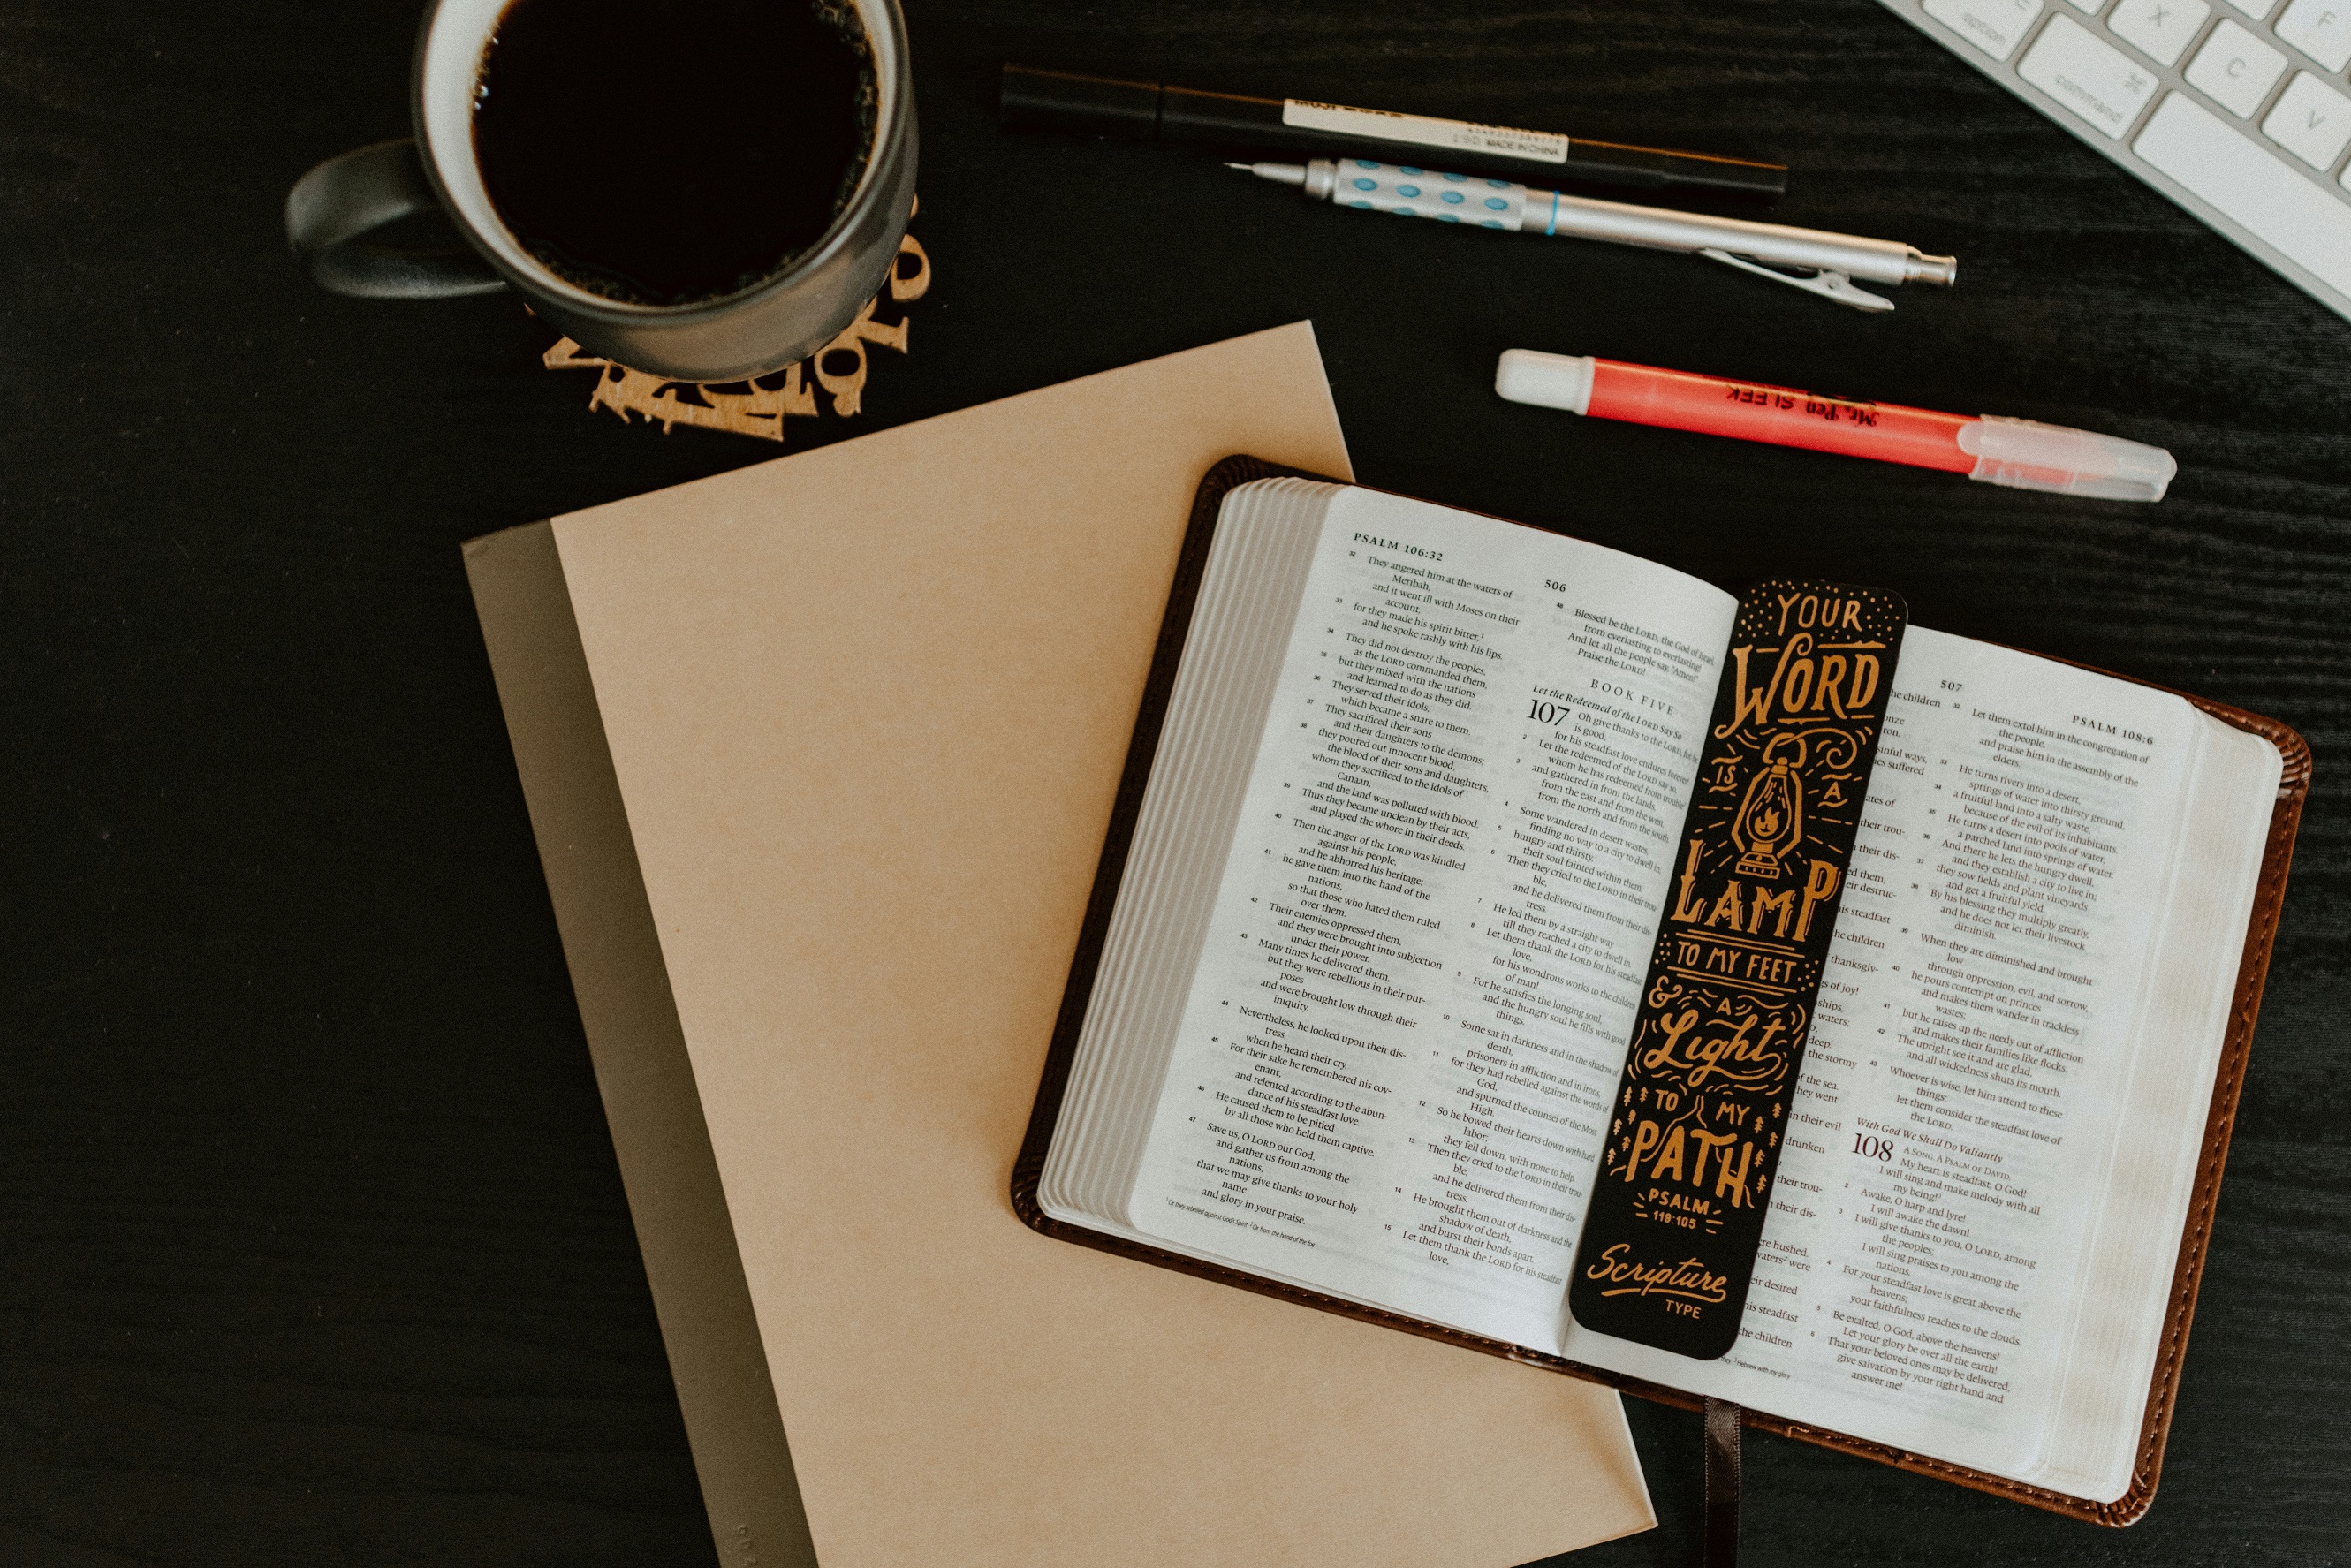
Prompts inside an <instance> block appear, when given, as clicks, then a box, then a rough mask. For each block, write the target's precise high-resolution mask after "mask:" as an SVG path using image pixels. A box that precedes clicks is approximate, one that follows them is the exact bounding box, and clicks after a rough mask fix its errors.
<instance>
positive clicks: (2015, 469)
mask: <svg viewBox="0 0 2351 1568" xmlns="http://www.w3.org/2000/svg"><path fill="white" fill-rule="evenodd" d="M1959 450H1960V451H1962V452H1964V453H1966V454H1967V455H1969V456H1970V457H1973V458H1974V459H1975V460H1976V465H1975V469H1974V471H1973V472H1971V473H1970V474H1969V476H1968V477H1969V478H1970V479H1980V480H1982V481H1983V482H1984V483H1985V484H1987V485H2006V486H2010V487H2011V488H2013V489H2018V490H2049V491H2053V492H2054V493H2056V494H2057V495H2061V496H2099V497H2105V499H2107V500H2110V501H2160V500H2162V499H2163V492H2164V491H2165V490H2166V489H2168V488H2169V486H2170V485H2171V476H2173V475H2174V474H2177V473H2179V464H2177V463H2175V462H2173V461H2172V458H2171V454H2170V453H2168V452H2166V451H2165V450H2164V449H2163V448H2162V447H2160V446H2145V445H2141V444H2139V443H2138V442H2136V441H2125V440H2123V439H2122V438H2121V437H2120V436H2116V435H2100V434H2096V433H2095V431H2088V430H2068V429H2067V428H2066V427H2065V426H2064V425H2062V424H2041V423H2035V422H2034V421H2032V420H2029V419H2004V418H2002V417H2001V416H2000V415H1999V414H1996V413H1988V414H1985V415H1984V416H1983V417H1982V418H1981V419H1979V420H1977V421H1976V422H1975V423H1973V424H1965V425H1961V426H1960V427H1959Z"/></svg>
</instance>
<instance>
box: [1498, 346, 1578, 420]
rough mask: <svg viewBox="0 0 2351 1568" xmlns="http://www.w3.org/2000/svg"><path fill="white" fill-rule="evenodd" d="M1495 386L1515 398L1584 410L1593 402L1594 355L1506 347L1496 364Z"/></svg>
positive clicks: (1503, 393)
mask: <svg viewBox="0 0 2351 1568" xmlns="http://www.w3.org/2000/svg"><path fill="white" fill-rule="evenodd" d="M1494 390H1495V391H1496V392H1499V393H1501V394H1502V395H1503V396H1504V397H1506V398H1508V399H1510V401H1511V402H1531V403H1534V404H1536V405H1537V406H1539V407H1541V408H1563V409H1565V410H1567V412H1568V413H1583V411H1584V410H1585V409H1586V408H1588V407H1590V406H1591V404H1592V357H1591V356H1590V355H1588V354H1546V353H1542V352H1541V351H1540V350H1534V349H1505V350H1502V358H1501V361H1500V362H1499V364H1497V365H1496V366H1495V367H1494Z"/></svg>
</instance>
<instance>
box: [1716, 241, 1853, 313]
mask: <svg viewBox="0 0 2351 1568" xmlns="http://www.w3.org/2000/svg"><path fill="white" fill-rule="evenodd" d="M1698 255H1700V256H1705V257H1707V258H1708V260H1710V261H1719V262H1720V263H1722V264H1723V265H1724V266H1725V267H1737V268H1738V269H1739V270H1740V271H1741V272H1751V273H1753V274H1754V275H1755V276H1756V277H1768V278H1770V279H1771V281H1772V282H1774V283H1784V284H1786V285H1787V286H1788V287H1791V288H1801V289H1802V290H1803V291H1804V292H1805V293H1807V294H1817V295H1819V296H1820V297H1821V298H1823V299H1834V300H1835V301H1836V302H1837V303H1838V304H1840V305H1847V306H1851V307H1852V308H1854V309H1855V310H1891V309H1893V308H1894V301H1893V300H1891V299H1887V298H1884V297H1882V296H1880V295H1876V294H1872V293H1871V292H1870V291H1869V290H1868V289H1866V288H1861V287H1855V284H1854V281H1853V279H1852V278H1851V277H1848V276H1847V275H1846V274H1844V273H1842V272H1832V271H1830V270H1829V269H1828V268H1826V267H1823V268H1821V269H1820V270H1819V271H1817V272H1811V273H1805V274H1803V275H1802V276H1798V275H1795V274H1792V273H1785V272H1782V271H1780V270H1779V269H1778V268H1777V267H1765V266H1762V265H1761V264H1760V263H1758V262H1752V261H1749V260H1748V259H1747V258H1746V257H1744V256H1733V255H1731V254H1730V253H1729V251H1727V250H1702V251H1699V252H1698Z"/></svg>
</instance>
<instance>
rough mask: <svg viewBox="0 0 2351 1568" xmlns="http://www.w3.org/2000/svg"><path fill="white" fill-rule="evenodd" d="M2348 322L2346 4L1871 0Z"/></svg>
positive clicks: (2350, 144)
mask: <svg viewBox="0 0 2351 1568" xmlns="http://www.w3.org/2000/svg"><path fill="white" fill-rule="evenodd" d="M1883 3H1884V4H1885V5H1886V6H1887V7H1888V8H1889V9H1891V10H1894V11H1896V12H1898V13H1899V14H1900V15H1902V16H1906V17H1907V18H1908V19H1909V20H1910V21H1912V22H1913V23H1915V24H1917V26H1918V27H1920V28H1921V29H1922V30H1924V31H1925V32H1926V33H1927V34H1928V36H1929V37H1933V38H1935V39H1937V40H1938V42H1940V43H1942V44H1943V45H1945V46H1946V47H1949V49H1950V50H1951V51H1952V52H1953V53H1955V54H1957V55H1958V56H1959V57H1961V58H1962V59H1965V60H1967V61H1968V62H1969V63H1970V64H1971V65H1973V66H1975V67H1976V68H1978V69H1979V70H1981V71H1982V72H1983V73H1984V74H1985V75H1987V76H1989V77H1991V78H1993V79H1994V80H1996V81H1998V82H1999V83H2001V85H2002V86H2003V87H2005V88H2007V89H2009V90H2010V91H2011V92H2012V93H2014V94H2016V95H2017V97H2019V98H2021V99H2024V100H2025V101H2026V102H2027V103H2030V104H2032V106H2033V107H2034V108H2035V109H2038V110H2041V112H2042V113H2043V114H2045V115H2047V116H2048V117H2049V118H2050V119H2052V120H2055V121H2056V122H2057V123H2058V124H2060V125H2062V126H2064V127H2065V129H2067V130H2068V131H2072V132H2074V135H2076V136H2078V137H2080V138H2081V139H2082V140H2083V141H2086V142H2088V143H2089V144H2090V145H2091V146H2093V147H2095V148H2096V149H2097V150H2098V151H2099V152H2103V153H2105V155H2106V156H2107V157H2109V158H2111V159H2113V160H2114V161H2115V162H2117V163H2119V164H2121V165H2122V166H2123V167H2124V168H2126V169H2128V170H2129V171H2130V172H2132V173H2134V174H2136V175H2137V176H2138V177H2139V178H2140V179H2142V180H2144V181H2146V182H2147V183H2148V184H2150V185H2153V186H2154V187H2155V188H2156V189H2157V190H2158V191H2161V192H2162V193H2164V194H2165V195H2168V196H2169V197H2170V198H2171V199H2172V200H2174V201H2176V202H2178V203H2179V204H2180V205H2181V206H2183V207H2186V208H2187V209H2188V210H2189V212H2191V213H2194V214H2196V215H2197V216H2198V217H2200V218H2202V219H2203V220H2204V221H2205V222H2206V223H2208V224H2210V225H2212V226H2213V227H2214V228H2216V229H2219V230H2220V232H2221V233H2222V234H2224V235H2228V236H2229V237H2230V238H2231V239H2232V240H2234V241H2236V242H2237V243H2238V244H2239V245H2241V246H2244V248H2245V249H2246V250H2248V251H2250V252H2252V254H2253V255H2254V256H2259V257H2260V258H2261V259H2262V261H2265V262H2267V263H2268V264H2269V265H2270V266H2272V267H2275V268H2276V269H2277V270H2278V271H2279V272H2280V273H2282V274H2283V275H2284V276H2285V277H2287V278H2288V279H2290V280H2291V281H2293V282H2294V283H2296V284H2298V285H2300V286H2301V287H2303V288H2304V289H2307V290H2308V291H2309V292H2310V293H2311V294H2312V295H2313V296H2314V298H2317V299H2318V300H2319V302H2320V303H2322V304H2324V305H2325V306H2326V307H2327V308H2329V309H2331V310H2333V311H2335V313H2336V314H2337V315H2340V316H2343V317H2345V318H2346V319H2351V156H2346V154H2351V82H2346V78H2345V70H2346V67H2351V0H2225V3H2222V0H2210V3H2208V0H1883Z"/></svg>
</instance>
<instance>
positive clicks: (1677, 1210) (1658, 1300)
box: [1567, 580, 1907, 1360]
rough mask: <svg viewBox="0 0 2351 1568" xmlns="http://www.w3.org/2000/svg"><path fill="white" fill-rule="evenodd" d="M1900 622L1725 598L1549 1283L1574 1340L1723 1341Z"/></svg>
mask: <svg viewBox="0 0 2351 1568" xmlns="http://www.w3.org/2000/svg"><path fill="white" fill-rule="evenodd" d="M1906 619H1907V612H1906V610H1905V608H1904V605H1903V602H1902V601H1901V599H1900V598H1899V597H1897V596H1896V595H1895V594H1891V593H1887V592H1885V591H1881V590H1878V589H1872V588H1855V587H1851V586H1849V585H1846V584H1844V583H1833V582H1809V581H1806V582H1798V581H1788V580H1774V581H1771V582H1763V583H1759V584H1757V585H1756V586H1755V587H1754V588H1753V589H1751V590H1750V591H1749V592H1748V594H1747V596H1746V597H1745V598H1744V599H1742V600H1740V605H1739V617H1738V620H1737V621H1736V622H1734V623H1733V625H1732V629H1731V634H1730V651H1729V658H1728V659H1726V660H1725V661H1724V664H1723V671H1722V683H1721V685H1720V687H1719V690H1718V691H1717V693H1716V695H1715V703H1714V716H1713V719H1712V721H1711V722H1710V723H1709V724H1708V728H1707V737H1706V751H1705V755H1704V758H1703V761H1702V762H1701V764H1700V767H1699V769H1698V784H1697V787H1696V789H1694V790H1693V792H1692V794H1691V797H1690V808H1689V817H1688V821H1687V823H1686V824H1685V825H1684V827H1683V829H1682V833H1681V837H1680V839H1679V840H1678V841H1677V847H1676V850H1675V856H1674V858H1675V862H1676V864H1675V876H1674V880H1673V884H1672V886H1671V888H1670V889H1669V891H1668V893H1667V902H1666V910H1665V916H1664V918H1663V920H1662V921H1661V922H1660V923H1659V925H1658V930H1657V941H1656V947H1655V948H1654V949H1653V951H1652V953H1651V956H1650V960H1649V974H1648V978H1647V980H1646V982H1645V983H1644V985H1643V988H1642V991H1641V998H1640V1008H1639V1011H1638V1012H1637V1013H1636V1014H1635V1021H1634V1026H1633V1042H1632V1046H1631V1048H1630V1049H1629V1050H1628V1051H1627V1052H1626V1054H1625V1076H1624V1079H1623V1081H1622V1082H1621V1084H1620V1085H1619V1087H1618V1090H1617V1094H1616V1103H1615V1105H1614V1110H1613V1113H1612V1118H1613V1119H1612V1121H1611V1124H1610V1126H1609V1129H1608V1140H1607V1143H1606V1145H1605V1147H1604V1150H1603V1152H1602V1155H1601V1160H1600V1173H1599V1177H1598V1180H1597V1181H1596V1182H1595V1183H1594V1190H1593V1196H1592V1201H1591V1204H1590V1206H1589V1207H1587V1209H1586V1210H1585V1216H1584V1221H1583V1237H1582V1239H1581V1240H1580V1241H1579V1243H1578V1245H1577V1248H1576V1257H1575V1271H1574V1274H1573V1277H1572V1279H1571V1280H1570V1281H1569V1284H1568V1293H1567V1300H1568V1306H1569V1309H1570V1311H1572V1312H1573V1313H1574V1316H1575V1321H1576V1322H1579V1323H1581V1324H1583V1326H1584V1327H1585V1328H1588V1329H1592V1330H1594V1331H1596V1332H1598V1333H1604V1334H1613V1335H1614V1336H1615V1337H1617V1338H1619V1339H1628V1340H1633V1341H1635V1342H1636V1343H1641V1344H1647V1345H1655V1346H1656V1347H1657V1348H1658V1349H1660V1350H1669V1351H1672V1352H1675V1353H1676V1354H1680V1355H1687V1356H1692V1357H1696V1358H1698V1359H1699V1360H1712V1359H1713V1358H1715V1357H1717V1356H1719V1355H1721V1354H1724V1353H1725V1352H1727V1351H1729V1349H1730V1346H1731V1343H1732V1342H1733V1341H1734V1340H1736V1339H1737V1338H1738V1337H1739V1325H1740V1318H1741V1316H1742V1315H1743V1314H1744V1312H1745V1311H1746V1306H1747V1291H1748V1285H1749V1283H1750V1280H1751V1279H1752V1277H1753V1274H1754V1269H1755V1253H1756V1249H1757V1247H1758V1246H1759V1244H1760V1243H1761V1239H1762V1234H1763V1216H1764V1211H1765V1208H1766V1206H1767V1205H1768V1204H1769V1202H1770V1200H1771V1180H1772V1175H1773V1173H1774V1172H1775V1171H1776V1170H1777V1169H1778V1168H1779V1164H1780V1145H1781V1143H1782V1139H1783V1138H1784V1137H1785V1136H1786V1134H1787V1125H1788V1120H1787V1118H1788V1103H1789V1100H1790V1097H1791V1096H1792V1093H1793V1092H1794V1090H1795V1086H1796V1074H1797V1071H1798V1069H1799V1068H1800V1067H1801V1066H1802V1061H1803V1054H1804V1042H1805V1041H1806V1040H1807V1039H1809V1038H1810V1036H1811V1033H1812V1024H1813V1008H1814V1005H1815V1003H1816V1002H1817V1000H1818V998H1819V995H1820V987H1821V971H1822V966H1823V960H1824V959H1825V958H1826V956H1827V955H1828V946H1829V937H1830V935H1831V934H1832V932H1833V931H1834V928H1835V925H1836V914H1837V908H1838V905H1839V904H1840V902H1841V901H1842V898H1843V895H1844V883H1845V877H1846V873H1847V871H1848V869H1849V862H1851V859H1852V856H1853V845H1854V834H1855V830H1856V829H1857V828H1858V827H1859V826H1860V821H1861V808H1862V801H1863V798H1864V797H1865V794H1866V793H1867V790H1868V785H1869V769H1870V764H1871V762H1872V761H1873V760H1874V759H1875V758H1876V752H1877V739H1878V735H1879V732H1880V730H1881V729H1882V728H1883V727H1884V720H1885V716H1886V700H1887V696H1888V687H1889V686H1890V685H1891V684H1892V681H1893V676H1894V661H1895V657H1896V653H1898V652H1899V651H1900V648H1901V643H1902V629H1903V624H1904V622H1905V621H1906Z"/></svg>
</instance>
